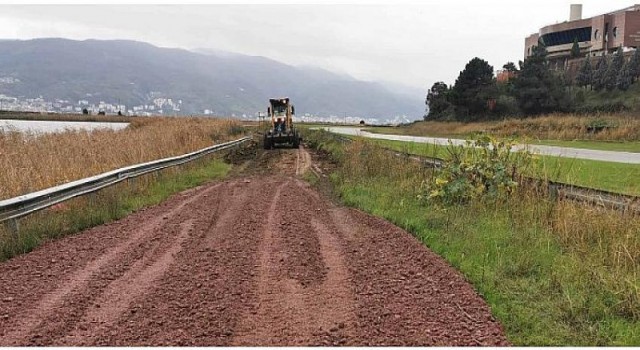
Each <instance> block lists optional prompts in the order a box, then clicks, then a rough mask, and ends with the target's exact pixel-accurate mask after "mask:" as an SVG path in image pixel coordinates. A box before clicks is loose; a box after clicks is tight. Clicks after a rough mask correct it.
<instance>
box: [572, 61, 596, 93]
mask: <svg viewBox="0 0 640 350" xmlns="http://www.w3.org/2000/svg"><path fill="white" fill-rule="evenodd" d="M592 79H593V69H592V68H591V59H590V58H589V56H587V57H586V58H585V59H584V61H582V66H581V67H580V70H578V75H576V85H578V86H581V87H587V86H590V85H591V83H592Z"/></svg>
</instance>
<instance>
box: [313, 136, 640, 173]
mask: <svg viewBox="0 0 640 350" xmlns="http://www.w3.org/2000/svg"><path fill="white" fill-rule="evenodd" d="M325 129H327V130H329V131H331V132H333V133H336V134H342V135H350V136H362V137H367V138H372V139H381V140H392V141H406V142H417V143H431V144H436V145H444V146H446V145H448V144H449V141H451V142H452V143H453V144H454V145H461V144H464V142H465V141H464V140H459V139H447V138H438V137H423V136H405V135H386V134H375V133H371V132H368V131H363V130H360V129H359V128H349V127H329V128H325ZM515 148H516V149H524V148H528V149H529V150H530V151H531V152H533V153H536V154H540V155H549V156H557V157H566V158H577V159H589V160H600V161H605V162H617V163H628V164H640V153H631V152H614V151H598V150H589V149H580V148H569V147H557V146H543V145H527V146H525V145H518V146H516V147H515Z"/></svg>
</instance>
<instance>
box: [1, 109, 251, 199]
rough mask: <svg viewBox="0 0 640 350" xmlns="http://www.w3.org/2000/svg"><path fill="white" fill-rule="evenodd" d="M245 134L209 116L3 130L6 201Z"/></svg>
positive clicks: (232, 124)
mask: <svg viewBox="0 0 640 350" xmlns="http://www.w3.org/2000/svg"><path fill="white" fill-rule="evenodd" d="M240 133H242V128H241V126H240V125H239V123H238V122H236V121H230V120H222V119H209V118H139V119H134V120H132V122H131V124H130V126H129V127H128V128H126V129H124V130H120V131H112V130H98V131H92V132H88V131H67V132H64V133H56V134H44V135H34V134H24V133H18V132H8V133H0V169H1V171H0V199H6V198H11V197H14V196H18V195H21V194H25V193H29V192H33V191H37V190H41V189H44V188H48V187H51V186H55V185H59V184H63V183H66V182H70V181H73V180H77V179H81V178H84V177H88V176H92V175H97V174H100V173H103V172H106V171H109V170H113V169H117V168H120V167H123V166H127V165H132V164H137V163H141V162H147V161H151V160H155V159H160V158H165V157H170V156H176V155H180V154H184V153H188V152H192V151H195V150H198V149H201V148H204V147H207V146H211V145H213V144H216V143H220V142H223V141H226V140H230V139H232V138H237V137H238V136H239V134H240Z"/></svg>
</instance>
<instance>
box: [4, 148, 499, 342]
mask: <svg viewBox="0 0 640 350" xmlns="http://www.w3.org/2000/svg"><path fill="white" fill-rule="evenodd" d="M234 161H235V162H236V164H237V167H236V169H237V170H236V171H235V172H234V174H233V175H232V176H231V178H230V179H229V180H227V181H224V182H218V183H210V184H207V185H204V186H201V187H198V188H195V189H192V190H189V191H185V192H182V193H180V194H177V195H174V196H173V197H171V198H170V199H169V200H167V201H166V202H164V203H162V204H160V205H158V206H155V207H151V208H148V209H145V210H141V211H139V212H137V213H135V214H132V215H130V216H128V217H126V218H124V219H122V220H120V221H117V222H114V223H111V224H107V225H103V226H99V227H95V228H92V229H89V230H87V231H85V232H82V233H80V234H77V235H74V236H70V237H66V238H63V239H59V240H57V241H54V242H49V243H46V244H44V245H42V246H41V247H39V248H38V249H36V250H35V251H33V252H31V253H29V254H25V255H23V256H19V257H16V258H14V259H12V260H9V261H7V262H4V263H1V264H0V346H10V345H58V346H69V345H98V346H100V345H117V346H130V345H154V346H157V345H183V346H189V345H230V346H233V345H453V346H456V345H472V346H477V345H508V343H507V341H506V338H505V335H504V332H503V330H502V327H501V325H500V324H499V323H498V322H496V320H495V319H494V318H493V317H492V316H491V313H490V311H489V308H488V306H487V305H486V303H485V302H484V301H483V300H482V298H481V297H479V296H478V295H477V293H476V292H475V291H474V289H473V288H472V287H471V286H470V285H469V284H468V283H467V282H466V281H465V280H464V278H463V277H462V276H461V275H460V274H459V273H458V272H457V271H455V270H454V269H452V268H451V267H450V266H449V265H448V264H447V263H446V262H445V261H444V260H442V259H441V258H440V257H438V256H436V255H435V254H434V253H432V252H431V251H429V250H428V249H427V248H425V247H424V246H423V245H422V244H421V243H420V242H418V241H417V240H416V239H415V238H414V237H412V236H411V235H410V234H408V233H407V232H405V231H403V230H401V229H399V228H397V227H395V226H394V225H392V224H390V223H388V222H386V221H384V220H381V219H379V218H375V217H372V216H370V215H367V214H364V213H362V212H360V211H357V210H354V209H348V208H344V207H341V206H339V205H337V204H335V203H334V202H333V201H330V200H328V199H327V197H326V196H325V195H324V194H321V193H319V192H318V191H316V190H315V189H314V188H313V187H311V186H310V185H309V184H308V183H306V182H305V181H304V180H303V179H302V176H303V175H304V174H305V173H307V172H308V171H312V172H313V173H316V174H319V176H323V169H325V170H326V168H327V167H328V166H326V165H325V164H321V161H320V162H319V160H318V157H317V156H316V155H314V154H312V153H310V152H308V151H307V150H305V149H304V148H301V149H300V150H291V149H287V150H283V149H278V150H273V151H268V152H263V151H261V150H256V149H254V150H245V151H243V152H239V153H238V154H236V155H235V156H234ZM325 175H326V174H325Z"/></svg>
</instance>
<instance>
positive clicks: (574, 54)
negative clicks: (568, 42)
mask: <svg viewBox="0 0 640 350" xmlns="http://www.w3.org/2000/svg"><path fill="white" fill-rule="evenodd" d="M578 57H580V44H579V43H578V37H575V38H574V39H573V46H572V47H571V58H578Z"/></svg>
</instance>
